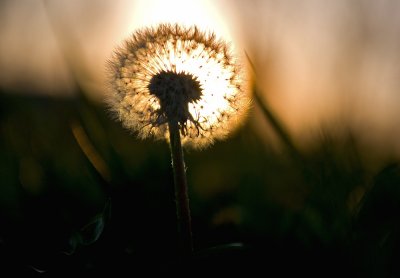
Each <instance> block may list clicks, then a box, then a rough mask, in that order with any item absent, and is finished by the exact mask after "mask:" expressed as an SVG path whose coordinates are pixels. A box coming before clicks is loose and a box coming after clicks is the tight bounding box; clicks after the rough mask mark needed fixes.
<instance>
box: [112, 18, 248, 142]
mask: <svg viewBox="0 0 400 278" xmlns="http://www.w3.org/2000/svg"><path fill="white" fill-rule="evenodd" d="M109 73H110V81H111V86H112V90H110V95H109V97H108V99H107V102H108V104H109V106H110V108H111V110H112V111H113V112H114V113H115V115H116V116H117V119H118V120H120V121H121V122H122V124H123V125H124V126H125V127H126V128H128V129H130V130H132V131H135V132H137V134H138V136H139V137H141V138H147V137H154V138H157V139H161V138H166V139H167V140H168V138H169V135H168V122H169V121H176V122H177V123H178V124H179V128H180V134H181V139H182V143H183V144H184V146H192V147H196V148H201V147H205V146H207V145H209V144H211V143H213V142H214V140H216V139H223V138H225V137H226V136H227V135H228V134H229V132H230V131H231V130H233V129H235V128H236V127H237V126H238V125H239V124H240V123H241V120H242V118H243V116H244V115H245V114H246V111H247V108H248V106H249V99H248V97H247V94H246V92H245V91H244V89H243V88H244V86H243V81H242V79H243V76H242V75H243V74H242V70H241V68H240V66H239V65H238V63H237V61H236V59H235V58H234V57H233V56H232V55H231V54H230V49H229V47H228V45H227V44H226V43H225V42H223V41H221V40H218V39H217V38H216V36H215V34H213V33H209V34H206V33H203V32H200V31H199V29H198V28H197V27H195V26H193V27H188V28H185V27H181V26H179V25H170V24H161V25H159V26H157V27H155V28H144V29H141V30H139V31H137V32H135V33H134V34H133V35H132V36H131V37H130V38H129V39H127V40H126V41H125V42H124V44H123V45H122V46H121V47H119V48H118V49H117V50H116V51H115V52H114V56H113V57H112V58H111V60H110V61H109Z"/></svg>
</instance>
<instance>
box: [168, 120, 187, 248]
mask: <svg viewBox="0 0 400 278" xmlns="http://www.w3.org/2000/svg"><path fill="white" fill-rule="evenodd" d="M168 128H169V136H170V148H171V157H172V168H173V171H174V183H175V202H176V215H177V219H178V232H179V238H178V241H179V249H180V254H181V255H182V256H190V255H191V254H192V252H193V239H192V225H191V217H190V207H189V195H188V187H187V181H186V168H185V161H184V158H183V150H182V144H181V138H180V134H179V125H178V122H177V121H173V120H172V121H169V122H168Z"/></svg>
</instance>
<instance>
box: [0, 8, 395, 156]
mask: <svg viewBox="0 0 400 278" xmlns="http://www.w3.org/2000/svg"><path fill="white" fill-rule="evenodd" d="M159 22H178V23H182V24H186V25H190V24H196V25H198V26H199V27H200V28H202V29H205V30H213V31H214V32H216V33H217V35H218V36H220V37H223V38H225V39H226V40H228V41H231V42H232V45H233V46H234V47H235V50H236V51H237V52H238V54H239V55H241V56H242V57H245V55H244V53H248V55H249V57H250V58H251V59H252V62H253V63H254V65H255V68H256V71H257V72H256V75H255V79H254V80H255V81H256V83H257V85H258V86H259V88H261V91H262V92H263V95H264V97H265V100H266V101H267V102H268V103H269V105H270V106H271V107H272V109H273V110H274V111H276V113H277V114H278V115H279V117H280V118H281V119H282V121H283V122H284V123H285V124H286V125H287V127H288V128H289V130H290V131H291V132H292V133H293V134H294V135H295V136H297V137H299V138H303V139H305V138H308V137H312V136H313V134H317V133H318V132H319V129H320V128H321V127H322V126H324V125H326V124H329V125H330V126H331V127H333V128H337V129H338V130H340V129H341V128H342V127H352V128H353V129H355V130H357V131H358V132H359V134H360V135H361V137H362V138H363V140H365V143H366V144H377V143H379V145H381V146H383V145H385V146H386V147H389V148H392V150H393V151H394V152H395V153H397V154H399V155H400V144H399V143H398V142H399V140H397V139H396V138H397V137H398V136H399V135H400V109H398V104H399V103H400V94H399V89H400V78H399V76H400V52H399V51H398V50H399V49H400V39H399V37H398V34H399V31H400V30H399V28H400V3H399V2H397V1H379V3H378V2H377V1H372V0H366V1H359V2H351V1H344V0H340V1H334V2H325V1H324V2H322V1H313V0H308V1H302V2H294V1H286V0H285V1H269V0H267V1H261V0H260V1H244V0H231V1H230V0H219V1H211V0H210V1H200V0H197V1H184V0H173V1H162V0H159V1H156V0H151V1H149V0H137V1H127V0H125V1H123V0H119V1H105V0H101V1H96V5H93V3H92V2H85V1H77V0H73V1H62V0H54V1H29V0H21V1H2V3H1V4H0V34H1V38H2V39H1V44H0V72H1V75H0V87H1V88H3V90H4V91H7V92H13V93H18V94H29V93H35V94H43V95H47V96H51V97H60V96H63V97H64V96H73V95H74V87H73V84H72V77H71V76H72V74H73V75H75V76H78V79H79V82H81V84H82V85H83V86H85V87H86V90H87V91H88V92H90V97H91V98H93V99H98V100H101V98H102V96H103V94H104V91H105V88H106V86H105V84H106V82H105V66H104V65H105V63H106V61H107V59H108V58H109V57H110V55H111V52H112V50H113V49H114V47H115V46H116V45H118V44H119V43H120V42H121V41H122V40H123V39H124V38H126V37H127V36H129V34H130V33H132V32H133V31H134V30H135V29H137V28H139V27H142V26H148V25H154V24H157V23H159ZM244 64H247V62H246V61H244ZM71 71H73V73H71ZM249 72H251V70H250V69H249ZM254 119H255V120H254V124H255V125H256V126H257V127H263V128H260V129H259V130H261V133H263V134H265V138H266V140H267V141H268V140H270V139H271V138H269V136H268V132H264V128H265V130H267V127H265V124H264V123H263V122H262V121H258V120H257V112H256V113H255V117H254Z"/></svg>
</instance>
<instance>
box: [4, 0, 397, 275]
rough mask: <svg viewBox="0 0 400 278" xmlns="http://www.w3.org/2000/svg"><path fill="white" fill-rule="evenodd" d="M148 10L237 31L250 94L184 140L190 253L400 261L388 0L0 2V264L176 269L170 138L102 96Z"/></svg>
mask: <svg viewBox="0 0 400 278" xmlns="http://www.w3.org/2000/svg"><path fill="white" fill-rule="evenodd" d="M160 22H178V23H182V24H196V25H198V26H199V27H200V28H202V29H205V30H214V31H215V32H216V33H217V34H218V35H219V36H220V37H222V38H224V39H226V40H227V41H232V46H233V47H234V50H235V51H236V52H237V54H238V55H239V56H240V57H242V60H243V61H242V62H243V64H244V66H246V67H247V71H248V73H249V74H248V82H249V83H250V84H251V86H250V87H251V88H252V90H251V94H252V95H253V96H254V100H253V105H252V109H251V111H250V113H249V116H248V119H247V120H246V123H245V124H244V126H243V128H241V129H240V130H238V131H237V132H236V133H235V134H233V136H232V137H231V138H229V139H228V140H226V141H224V142H217V143H216V144H215V145H214V146H212V147H210V148H208V149H206V150H204V151H187V152H186V157H185V158H186V163H187V167H188V170H187V175H188V182H189V187H190V188H189V190H190V197H191V200H190V201H191V209H192V219H193V230H194V241H195V249H196V250H197V252H196V255H195V258H194V259H193V260H191V261H189V262H186V266H187V268H188V269H189V270H195V273H203V272H204V273H205V274H206V273H208V271H211V270H215V269H217V270H219V271H220V272H221V274H224V273H225V274H227V273H228V274H229V273H237V271H242V272H243V273H250V274H251V273H252V272H253V271H256V270H257V271H262V272H263V273H265V274H272V273H275V271H279V272H280V273H281V274H283V275H285V274H289V273H290V272H291V271H293V270H296V271H297V273H301V274H307V275H310V276H325V277H326V276H328V277H330V276H332V277H333V276H337V275H342V276H343V275H346V276H350V275H352V276H356V277H358V276H363V277H399V276H400V270H399V267H398V262H399V260H400V220H399V217H398V215H399V213H400V168H399V166H398V164H397V162H398V160H399V156H400V140H399V139H398V138H399V136H400V109H398V105H399V102H400V91H399V90H400V78H399V77H400V51H399V49H400V38H399V36H398V34H399V31H400V30H399V29H400V2H398V1H389V0H386V1H373V0H364V1H344V0H339V1H331V2H326V1H315V0H305V1H289V0H283V1H269V0H258V1H257V0H253V1H245V0H218V1H210V0H209V1H200V0H197V1H181V0H169V1H156V0H147V1H146V0H136V1H127V0H126V1H123V0H118V1H105V0H99V1H96V2H94V1H78V0H71V1H63V0H49V1H28V0H20V1H11V0H8V1H7V0H3V1H1V2H0V38H1V39H0V138H1V139H0V178H1V182H0V262H1V267H0V269H1V271H2V273H3V272H4V273H7V272H8V271H13V273H21V274H25V275H29V274H32V275H37V274H41V275H59V274H61V273H69V274H76V273H87V274H99V273H128V274H132V275H133V274H138V273H140V272H141V271H143V270H147V271H149V272H150V273H152V272H154V273H157V274H159V273H162V274H165V273H175V272H176V271H178V268H179V266H178V264H177V251H176V242H177V238H176V237H177V235H176V219H175V204H174V197H173V196H174V192H173V177H172V171H171V168H170V155H169V149H168V146H167V144H166V143H165V142H153V141H151V140H148V141H140V140H137V139H136V138H135V137H134V136H132V135H131V134H129V132H128V131H126V130H124V129H123V128H121V125H120V124H119V123H117V122H114V121H112V120H111V119H110V118H111V117H110V115H109V112H107V110H106V108H105V105H104V104H103V99H104V96H105V95H106V93H107V81H106V70H105V63H106V61H107V59H108V58H109V57H110V55H111V53H112V51H113V49H114V48H115V47H116V46H117V45H118V44H120V42H121V41H122V40H123V39H124V38H126V37H127V36H129V34H131V33H132V32H133V31H134V30H135V29H137V28H139V27H143V26H148V25H154V24H157V23H160ZM180 267H182V266H180ZM320 268H323V269H324V270H323V272H320Z"/></svg>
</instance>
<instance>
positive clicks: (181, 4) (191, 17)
mask: <svg viewBox="0 0 400 278" xmlns="http://www.w3.org/2000/svg"><path fill="white" fill-rule="evenodd" d="M128 11H129V12H130V13H132V22H131V23H130V24H129V26H128V28H127V30H126V33H128V34H130V33H131V32H132V30H136V29H138V28H141V27H144V26H152V25H153V26H154V25H157V24H160V23H178V24H180V25H185V26H190V25H196V26H198V27H199V28H201V29H202V30H212V31H213V32H215V33H216V34H218V36H219V37H222V38H223V39H225V40H227V41H232V34H231V33H230V32H229V29H228V27H227V25H226V22H224V19H223V18H221V14H220V13H218V12H217V11H216V8H215V4H214V5H213V2H212V1H210V0H192V1H187V0H168V1H164V0H137V1H135V2H134V5H133V7H132V10H128Z"/></svg>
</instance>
